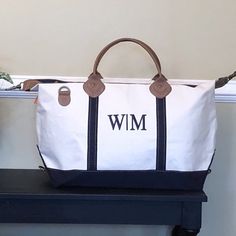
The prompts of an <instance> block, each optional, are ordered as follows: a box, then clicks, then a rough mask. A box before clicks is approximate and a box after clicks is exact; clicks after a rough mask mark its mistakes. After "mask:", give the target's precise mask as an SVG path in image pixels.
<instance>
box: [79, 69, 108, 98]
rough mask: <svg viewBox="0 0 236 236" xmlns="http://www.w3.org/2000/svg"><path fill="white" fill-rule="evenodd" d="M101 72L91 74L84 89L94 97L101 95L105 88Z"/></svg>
mask: <svg viewBox="0 0 236 236" xmlns="http://www.w3.org/2000/svg"><path fill="white" fill-rule="evenodd" d="M101 79H102V76H101V75H100V74H91V75H90V76H89V78H88V80H87V81H86V82H85V83H84V85H83V88H84V91H85V92H86V93H87V94H88V95H89V96H90V97H92V98H96V97H98V96H100V95H101V94H102V93H103V91H104V90H105V85H104V84H103V82H102V81H101Z"/></svg>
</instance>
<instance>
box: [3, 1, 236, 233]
mask: <svg viewBox="0 0 236 236" xmlns="http://www.w3.org/2000/svg"><path fill="white" fill-rule="evenodd" d="M235 9H236V2H235V0H225V1H221V0H214V1H213V0H192V1H189V0H178V1H171V0H145V1H141V0H136V1H135V0H129V1H125V0H119V1H118V0H98V1H91V0H90V1H89V0H86V1H85V0H77V1H76V0H44V1H43V0H42V1H37V0H21V1H14V0H0V34H1V40H0V70H4V71H7V72H9V73H11V74H29V75H74V76H78V75H82V76H86V75H88V74H90V72H91V70H92V64H93V61H94V59H95V56H96V55H97V53H98V52H99V50H100V49H101V48H102V47H103V46H105V44H106V43H108V42H110V41H111V40H113V39H116V38H118V37H123V36H128V37H136V38H139V39H141V40H144V41H145V42H147V43H148V44H150V46H152V47H153V49H154V50H155V51H156V52H157V53H158V55H159V56H160V59H161V62H162V67H163V71H164V74H165V75H166V76H167V77H168V78H180V79H188V78H189V79H215V78H218V77H220V76H223V75H225V74H228V73H231V72H232V71H234V70H235V69H236V68H235V65H236V64H235V55H236V47H235V42H236V27H235V26H236V14H235ZM121 58H122V60H121ZM101 71H102V72H104V74H105V75H108V76H117V75H119V76H120V75H121V76H136V77H148V76H152V75H153V74H154V72H155V71H154V66H153V64H152V62H151V60H150V59H149V58H148V56H147V55H146V54H145V53H144V52H143V51H142V50H141V49H139V48H137V47H136V46H132V45H129V46H127V45H123V47H120V46H117V47H116V48H115V49H113V50H112V53H109V55H108V56H106V57H105V58H104V61H103V63H102V64H101ZM217 111H218V117H219V131H218V136H217V138H218V143H217V155H216V157H215V160H214V163H213V166H212V170H213V172H212V174H211V175H209V176H208V179H207V182H206V186H205V191H206V192H207V194H208V197H209V202H208V203H206V204H204V208H203V227H202V231H201V234H200V235H201V236H209V235H214V236H221V235H227V236H234V235H236V226H235V223H234V222H235V221H236V213H235V212H236V203H235V202H236V201H235V199H236V190H235V189H236V188H235V186H234V185H235V180H236V171H235V168H236V161H235V157H234V153H235V152H236V149H235V147H236V141H235V140H236V139H235V133H236V122H235V117H236V105H235V104H219V105H218V106H217ZM34 118H35V113H34V105H33V102H32V100H12V99H1V100H0V166H1V167H4V168H7V167H15V168H37V166H38V164H39V163H40V161H39V158H38V155H37V152H36V150H35V146H34V145H35V142H36V141H35V132H34ZM32 234H34V235H42V234H44V235H52V236H53V235H58V236H59V235H65V234H67V235H68V236H69V235H85V236H86V235H112V236H115V235H118V234H119V235H120V234H122V235H137V236H143V235H150V236H152V235H155V236H156V235H160V236H167V235H169V233H168V229H167V228H166V227H155V226H150V227H149V226H135V227H134V226H125V227H124V226H92V227H89V226H83V225H82V226H80V225H69V226H68V225H15V224H14V225H8V224H1V225H0V236H2V235H4V236H8V235H11V236H12V235H13V236H14V235H32Z"/></svg>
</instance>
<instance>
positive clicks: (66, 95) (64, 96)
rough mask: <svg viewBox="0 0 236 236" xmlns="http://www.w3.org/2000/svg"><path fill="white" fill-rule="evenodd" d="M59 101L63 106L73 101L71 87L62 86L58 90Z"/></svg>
mask: <svg viewBox="0 0 236 236" xmlns="http://www.w3.org/2000/svg"><path fill="white" fill-rule="evenodd" d="M58 102H59V104H60V105H61V106H68V105H69V104H70V102H71V97H70V89H69V88H68V87H66V86H62V87H60V88H59V90H58Z"/></svg>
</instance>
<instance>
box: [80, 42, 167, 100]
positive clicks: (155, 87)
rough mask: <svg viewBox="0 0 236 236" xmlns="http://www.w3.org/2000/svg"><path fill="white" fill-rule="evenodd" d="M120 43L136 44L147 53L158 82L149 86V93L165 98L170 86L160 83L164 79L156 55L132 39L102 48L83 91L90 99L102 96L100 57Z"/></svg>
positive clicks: (147, 47) (141, 43) (112, 43)
mask: <svg viewBox="0 0 236 236" xmlns="http://www.w3.org/2000/svg"><path fill="white" fill-rule="evenodd" d="M121 42H132V43H136V44H138V45H139V46H141V47H142V48H144V49H145V50H146V51H147V53H148V54H149V55H150V56H151V58H152V59H153V61H154V63H155V66H156V69H157V76H155V77H154V80H155V79H156V78H159V80H158V81H157V82H156V83H155V82H154V83H153V84H151V86H150V91H151V92H152V94H153V95H154V96H156V97H158V98H163V97H165V96H167V95H168V94H169V93H170V92H171V86H170V85H169V84H168V82H167V81H166V79H165V81H161V80H160V79H161V78H165V77H164V76H163V75H162V73H161V64H160V61H159V58H158V57H157V55H156V53H155V52H154V51H153V50H152V48H150V47H149V46H148V45H147V44H145V43H144V42H142V41H140V40H138V39H133V38H120V39H117V40H115V41H113V42H111V43H109V44H108V45H107V46H106V47H104V48H103V49H102V50H101V51H100V53H99V54H98V56H97V58H96V60H95V63H94V66H93V73H92V74H91V75H90V76H89V78H88V80H87V81H86V82H85V83H84V91H85V92H86V93H87V94H88V95H89V96H90V97H98V96H99V95H101V94H102V92H103V91H104V90H105V85H104V84H103V82H102V81H101V79H102V76H101V75H100V73H99V72H98V65H99V63H100V61H101V59H102V57H103V56H104V55H105V53H106V52H107V51H108V50H109V49H110V48H111V47H113V46H115V45H116V44H118V43H121Z"/></svg>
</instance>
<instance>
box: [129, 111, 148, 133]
mask: <svg viewBox="0 0 236 236" xmlns="http://www.w3.org/2000/svg"><path fill="white" fill-rule="evenodd" d="M130 116H131V129H130V130H135V128H134V126H135V127H136V129H137V130H139V128H140V127H142V128H141V130H147V129H146V127H145V117H146V116H147V115H146V114H144V115H142V116H141V119H140V121H139V123H138V121H137V119H136V117H135V115H134V114H130Z"/></svg>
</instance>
